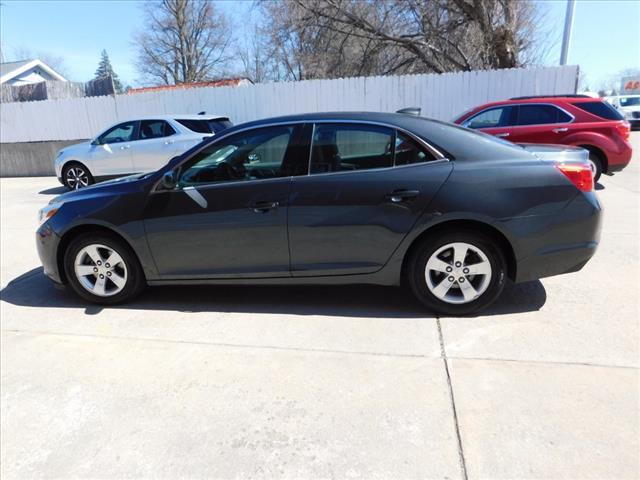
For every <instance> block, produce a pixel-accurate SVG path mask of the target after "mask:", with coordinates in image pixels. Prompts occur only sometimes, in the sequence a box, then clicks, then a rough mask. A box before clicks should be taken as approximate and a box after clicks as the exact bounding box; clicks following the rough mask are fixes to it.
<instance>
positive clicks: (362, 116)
mask: <svg viewBox="0 0 640 480" xmlns="http://www.w3.org/2000/svg"><path fill="white" fill-rule="evenodd" d="M331 120H335V121H336V122H345V121H353V122H374V123H383V124H388V125H391V126H396V127H400V128H406V129H408V130H411V126H412V125H414V124H415V122H416V121H418V122H421V123H433V124H436V123H437V124H441V123H443V122H440V121H438V120H433V119H430V118H426V117H420V116H417V115H410V114H407V113H387V112H319V113H300V114H295V115H284V116H280V117H270V118H264V119H260V120H253V121H250V122H246V123H242V124H238V125H235V126H234V127H232V128H233V129H239V128H243V129H244V128H248V127H257V126H262V125H271V124H278V123H305V122H308V123H312V122H316V121H322V122H327V121H331Z"/></svg>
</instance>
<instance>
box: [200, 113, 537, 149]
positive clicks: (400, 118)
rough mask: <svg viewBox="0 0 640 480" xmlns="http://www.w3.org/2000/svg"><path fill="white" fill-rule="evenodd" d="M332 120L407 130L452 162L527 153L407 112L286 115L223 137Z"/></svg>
mask: <svg viewBox="0 0 640 480" xmlns="http://www.w3.org/2000/svg"><path fill="white" fill-rule="evenodd" d="M332 121H334V122H336V123H341V122H354V123H360V122H362V123H374V124H381V125H384V126H389V127H391V128H399V129H401V130H406V131H408V132H410V133H411V134H413V135H416V136H418V137H420V138H422V139H423V140H424V141H425V142H427V143H428V144H430V145H432V146H433V147H435V148H436V149H437V150H439V151H440V152H442V153H443V154H444V155H445V156H448V157H449V158H452V159H456V158H459V159H464V158H483V157H486V158H499V157H500V156H503V157H510V158H513V157H517V156H521V155H523V154H522V153H521V152H524V150H522V149H520V148H513V144H510V143H508V142H504V141H501V140H499V139H495V137H491V136H489V135H486V134H480V133H478V132H475V131H473V130H469V129H466V128H462V127H459V126H457V125H454V124H452V123H448V122H442V121H440V120H434V119H430V118H425V117H421V116H418V115H411V114H406V113H385V112H323V113H303V114H298V115H286V116H281V117H272V118H264V119H261V120H254V121H251V122H246V123H241V124H237V125H234V126H233V127H230V128H228V129H226V130H225V131H224V136H225V137H226V136H227V135H232V134H233V133H235V132H239V131H243V130H247V129H252V128H260V127H266V126H271V125H273V126H276V125H282V124H287V123H313V122H332ZM212 141H213V140H212ZM527 155H528V154H527Z"/></svg>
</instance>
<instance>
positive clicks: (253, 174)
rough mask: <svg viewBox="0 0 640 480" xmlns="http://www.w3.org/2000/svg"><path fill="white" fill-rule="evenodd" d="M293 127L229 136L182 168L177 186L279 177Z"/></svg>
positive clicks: (269, 128) (264, 129)
mask: <svg viewBox="0 0 640 480" xmlns="http://www.w3.org/2000/svg"><path fill="white" fill-rule="evenodd" d="M293 133H294V127H293V126H282V127H268V128H260V129H256V130H251V131H250V132H242V133H238V134H236V135H231V136H230V137H228V138H225V139H223V140H221V141H219V142H215V143H214V144H212V145H210V146H208V147H207V148H205V149H204V150H202V151H201V152H199V153H197V154H196V155H195V156H194V157H193V158H192V159H191V160H189V161H188V162H187V163H186V164H184V165H183V166H182V168H181V173H180V181H179V184H180V186H189V185H197V184H203V183H218V182H230V181H244V180H259V179H267V178H276V177H283V176H288V175H287V171H286V170H287V169H286V168H283V164H284V161H285V156H286V154H287V149H288V146H289V144H290V143H291V140H292V138H293Z"/></svg>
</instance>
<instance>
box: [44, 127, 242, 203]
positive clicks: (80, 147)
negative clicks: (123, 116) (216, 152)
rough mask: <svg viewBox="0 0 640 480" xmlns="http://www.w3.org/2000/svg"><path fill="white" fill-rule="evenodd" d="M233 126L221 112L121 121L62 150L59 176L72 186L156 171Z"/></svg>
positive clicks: (58, 158) (56, 162)
mask: <svg viewBox="0 0 640 480" xmlns="http://www.w3.org/2000/svg"><path fill="white" fill-rule="evenodd" d="M230 126H231V122H230V121H229V119H228V118H227V117H222V116H216V115H202V114H200V115H155V116H153V117H148V118H140V119H137V120H129V121H126V122H121V123H118V124H117V125H114V126H112V127H110V128H108V129H106V130H105V131H103V132H102V133H101V134H99V135H98V136H97V137H95V138H94V139H93V140H91V141H87V142H83V143H78V144H76V145H71V146H69V147H66V148H63V149H62V150H60V151H59V152H58V154H57V155H56V158H55V160H54V162H53V163H54V168H55V171H56V176H57V177H58V180H60V182H61V183H62V184H63V185H66V186H67V187H68V188H70V189H72V190H77V189H79V188H83V187H86V186H88V185H91V184H92V183H95V182H100V181H103V180H109V179H112V178H117V177H121V176H124V175H130V174H134V173H144V172H150V171H155V170H157V169H159V168H160V167H162V166H163V165H165V164H166V163H167V162H168V161H169V160H170V159H171V158H173V157H175V156H176V155H180V154H181V153H183V152H185V151H187V150H188V149H190V148H191V147H193V146H194V145H197V144H198V143H200V142H201V141H202V140H203V139H204V138H206V137H210V136H212V135H215V134H216V133H218V132H220V131H222V130H224V129H226V128H228V127H230Z"/></svg>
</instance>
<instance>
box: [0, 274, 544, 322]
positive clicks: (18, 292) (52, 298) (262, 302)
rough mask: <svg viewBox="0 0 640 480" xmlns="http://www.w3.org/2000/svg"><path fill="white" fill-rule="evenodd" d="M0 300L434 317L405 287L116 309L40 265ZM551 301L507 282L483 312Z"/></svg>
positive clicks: (92, 310) (233, 291)
mask: <svg viewBox="0 0 640 480" xmlns="http://www.w3.org/2000/svg"><path fill="white" fill-rule="evenodd" d="M0 299H1V300H3V301H5V302H7V303H10V304H12V305H17V306H26V307H41V308H78V309H84V312H85V314H87V315H95V314H97V313H100V312H101V311H103V310H111V309H126V310H149V311H154V310H164V311H177V312H187V313H189V312H193V313H196V312H197V313H199V312H225V313H228V312H235V313H272V314H273V313H281V314H294V315H330V316H343V317H371V318H373V317H376V318H434V315H433V314H432V313H430V312H428V311H427V310H425V308H424V307H423V306H422V305H421V304H420V303H419V302H418V301H417V300H416V299H415V298H414V297H413V295H412V294H411V293H410V292H408V291H406V290H404V289H401V288H397V287H382V286H375V285H345V286H325V285H322V286H292V285H289V286H221V285H209V286H166V287H150V288H148V289H146V290H145V291H144V292H143V294H142V295H141V296H140V297H138V298H137V299H135V300H133V301H132V302H129V303H126V304H124V305H117V306H112V307H102V306H98V305H91V304H88V303H87V302H84V301H82V300H81V299H80V298H78V297H77V296H76V295H75V294H73V292H71V291H69V290H68V289H62V290H61V289H57V288H55V287H54V286H53V284H52V283H51V281H49V279H47V278H46V277H45V275H44V274H43V271H42V267H39V268H35V269H33V270H30V271H29V272H26V273H24V274H22V275H20V276H19V277H17V278H15V279H13V280H12V281H11V282H9V284H8V285H7V286H6V287H5V288H4V289H2V290H1V291H0ZM546 299H547V294H546V291H545V289H544V286H543V285H542V283H541V282H540V281H537V280H536V281H533V282H527V283H522V284H518V285H515V284H513V283H511V282H509V283H507V285H506V286H505V289H504V292H503V293H502V295H501V296H500V298H499V299H498V300H497V301H496V302H495V303H494V304H493V305H492V306H491V307H489V308H488V309H486V310H483V311H482V312H481V313H480V315H482V316H486V315H506V314H510V313H521V312H531V311H536V310H539V309H540V308H542V306H543V305H544V304H545V302H546Z"/></svg>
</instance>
